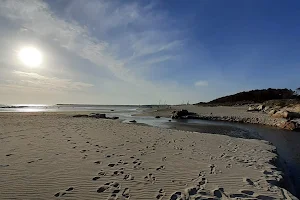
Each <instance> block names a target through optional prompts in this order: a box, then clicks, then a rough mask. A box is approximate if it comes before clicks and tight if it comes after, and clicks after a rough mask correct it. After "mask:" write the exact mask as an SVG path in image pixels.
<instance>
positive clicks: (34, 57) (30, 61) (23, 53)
mask: <svg viewBox="0 0 300 200" xmlns="http://www.w3.org/2000/svg"><path fill="white" fill-rule="evenodd" d="M18 58H19V60H20V61H21V62H22V63H23V64H24V65H25V66H27V67H39V66H40V65H41V64H42V62H43V55H42V53H41V52H40V51H39V50H38V49H36V48H34V47H23V48H21V49H20V51H19V52H18Z"/></svg>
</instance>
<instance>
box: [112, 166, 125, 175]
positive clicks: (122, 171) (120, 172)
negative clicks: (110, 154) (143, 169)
mask: <svg viewBox="0 0 300 200" xmlns="http://www.w3.org/2000/svg"><path fill="white" fill-rule="evenodd" d="M120 174H124V168H120V169H119V170H116V171H114V172H113V174H112V176H119V175H120Z"/></svg>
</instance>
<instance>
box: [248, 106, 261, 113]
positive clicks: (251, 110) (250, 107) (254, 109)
mask: <svg viewBox="0 0 300 200" xmlns="http://www.w3.org/2000/svg"><path fill="white" fill-rule="evenodd" d="M247 111H248V112H253V111H259V110H257V108H254V107H252V106H249V108H248V110H247Z"/></svg>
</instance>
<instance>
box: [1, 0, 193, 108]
mask: <svg viewBox="0 0 300 200" xmlns="http://www.w3.org/2000/svg"><path fill="white" fill-rule="evenodd" d="M55 6H60V5H54V6H53V5H50V4H47V3H46V2H44V1H39V0H27V1H22V0H19V1H18V0H14V1H10V0H6V1H3V2H1V3H0V16H1V17H3V18H4V19H6V20H7V21H8V23H9V24H13V25H14V26H15V27H19V30H17V31H19V32H20V33H22V34H23V33H24V32H27V33H29V34H30V35H33V37H34V36H36V37H39V38H41V40H42V41H43V42H47V43H51V44H53V45H57V46H58V47H57V48H62V49H64V50H65V51H66V52H68V53H70V54H72V55H73V56H74V57H76V58H81V60H82V61H83V62H84V64H83V65H81V69H82V70H81V71H82V72H84V73H85V74H82V76H79V77H76V78H77V79H80V77H83V75H85V76H86V77H88V78H87V80H88V81H89V83H87V81H82V80H75V81H74V80H73V79H70V78H65V77H63V78H57V77H50V76H42V75H40V74H38V73H33V72H30V73H28V72H22V71H20V70H19V69H15V71H14V72H13V74H14V77H11V79H7V80H6V86H7V85H9V84H11V85H13V86H15V87H17V86H18V87H21V86H22V85H24V84H25V85H28V87H31V88H36V89H42V88H51V90H60V91H63V90H65V91H68V90H71V91H80V90H84V89H87V88H91V89H93V90H94V93H95V92H96V91H97V92H98V91H101V94H102V95H110V98H114V99H116V98H118V92H119V94H120V93H122V92H124V91H127V93H130V96H128V98H127V99H126V102H125V100H124V102H119V103H129V101H130V98H131V99H138V100H139V101H138V102H136V103H156V102H158V101H159V100H161V99H162V100H166V101H167V102H168V103H180V102H182V101H183V100H184V99H183V98H184V97H187V96H189V97H190V98H191V99H189V100H191V101H197V98H198V96H197V95H195V94H194V91H193V90H192V89H190V88H188V87H187V86H184V85H178V83H177V82H176V81H174V80H172V81H169V80H164V81H156V82H154V81H151V79H152V77H151V71H155V72H156V73H159V70H160V69H159V68H158V67H157V66H159V65H162V64H166V63H168V62H169V61H174V60H175V59H176V58H177V56H178V55H181V51H182V49H183V48H184V46H185V39H183V37H181V33H180V32H181V31H180V30H179V29H176V28H174V27H171V26H170V25H168V23H167V22H168V20H169V17H168V15H167V14H166V13H163V12H159V11H154V10H153V8H154V7H155V4H153V3H150V4H149V5H142V4H138V3H126V4H122V2H121V3H120V2H119V3H118V2H112V1H96V0H90V1H80V0H78V1H69V3H67V4H66V5H65V6H64V7H63V8H60V9H61V11H57V10H56V9H55ZM62 57H64V56H62ZM166 67H167V65H166ZM69 68H70V70H71V71H70V72H69V73H70V74H72V73H73V71H72V66H69ZM95 68H97V73H100V74H101V72H102V71H103V70H108V71H109V72H110V74H111V75H112V78H111V79H105V78H103V77H102V78H101V80H98V79H97V77H93V74H92V73H93V72H90V69H93V70H94V69H95ZM144 69H147V70H144ZM149 72H150V73H149ZM89 77H92V78H89ZM167 78H168V79H170V77H167ZM114 91H116V92H114ZM145 91H147V92H145ZM182 94H184V95H182ZM90 95H91V96H94V94H90ZM95 99H97V98H96V97H95ZM107 99H109V98H108V97H107ZM95 101H96V100H95ZM132 101H133V100H132ZM108 102H109V101H108Z"/></svg>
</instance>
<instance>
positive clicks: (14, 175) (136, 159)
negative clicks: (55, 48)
mask: <svg viewBox="0 0 300 200" xmlns="http://www.w3.org/2000/svg"><path fill="white" fill-rule="evenodd" d="M25 116H26V117H25ZM0 120H1V124H0V126H1V127H0V128H1V130H3V132H2V133H1V135H0V136H1V138H0V142H1V143H4V144H6V145H5V146H3V148H1V149H0V155H1V160H0V164H1V167H0V177H1V179H2V180H3V181H1V182H0V186H1V187H0V190H1V195H2V198H1V199H10V198H16V199H18V198H20V197H21V196H22V199H30V198H32V196H31V195H34V197H35V198H39V199H49V198H55V197H56V195H57V196H58V197H60V196H66V197H69V198H71V199H86V198H88V199H99V198H101V199H105V198H109V196H110V195H112V194H115V196H119V197H121V198H122V197H124V198H125V197H130V199H155V198H156V197H163V198H171V199H172V198H175V196H176V195H179V196H182V198H185V199H190V198H196V197H200V196H201V197H205V198H217V197H218V198H220V199H221V198H229V197H230V198H237V197H245V198H246V197H247V198H252V199H261V198H283V199H296V198H295V197H293V196H292V195H291V194H290V193H289V192H288V191H287V190H285V189H283V188H280V187H278V186H276V184H278V183H279V182H280V181H282V180H283V174H282V172H281V171H279V168H277V167H276V166H275V163H273V162H274V161H275V160H276V159H278V155H277V154H276V153H275V149H276V148H275V147H274V146H271V145H270V144H268V142H266V141H261V140H256V139H242V138H233V137H229V136H224V135H215V134H199V133H195V132H186V131H180V130H169V129H164V128H157V127H149V126H139V125H135V124H125V123H121V122H120V121H114V120H107V119H89V118H73V117H72V116H71V115H70V113H68V114H58V115H56V114H49V115H47V114H37V113H35V114H34V115H32V114H27V115H26V114H16V113H14V114H4V115H1V114H0ZM131 157H132V158H131ZM97 174H98V175H97ZM94 179H95V180H94ZM106 184H107V185H106ZM45 186H46V187H45ZM105 188H106V189H105ZM126 188H127V189H126ZM102 190H104V191H102ZM41 191H43V192H41ZM113 191H120V192H116V193H111V192H113ZM125 194H126V195H125ZM174 195H175V196H174ZM216 195H217V196H216ZM178 198H179V197H178ZM125 199H126V198H125ZM127 199H129V198H127ZM157 199H159V198H157Z"/></svg>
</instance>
